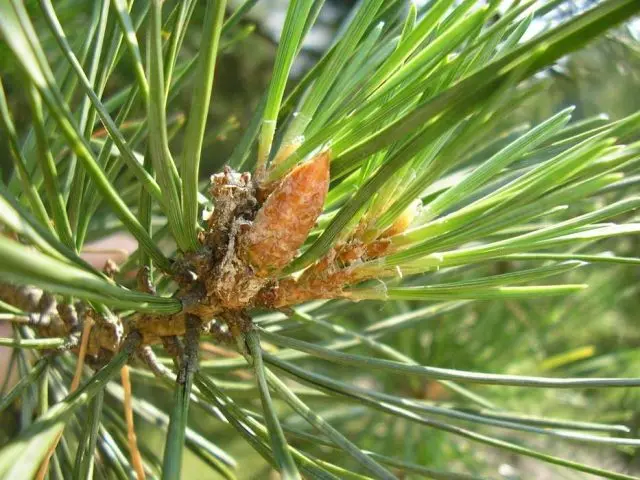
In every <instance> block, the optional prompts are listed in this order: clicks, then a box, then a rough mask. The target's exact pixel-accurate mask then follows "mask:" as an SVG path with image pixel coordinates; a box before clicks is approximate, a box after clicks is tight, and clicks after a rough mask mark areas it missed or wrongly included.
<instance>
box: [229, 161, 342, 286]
mask: <svg viewBox="0 0 640 480" xmlns="http://www.w3.org/2000/svg"><path fill="white" fill-rule="evenodd" d="M329 160H330V152H329V151H323V152H321V153H320V154H318V155H317V156H316V157H315V158H313V159H312V160H311V161H309V162H307V163H304V164H302V165H299V166H298V167H296V168H294V169H293V170H292V171H291V172H290V173H289V174H287V176H286V177H285V178H284V179H283V180H282V181H281V182H280V183H279V184H278V186H277V187H276V188H275V189H274V190H273V191H272V192H271V194H270V195H269V196H268V197H267V199H266V201H265V202H264V204H263V205H262V207H261V208H260V210H259V211H258V213H257V215H256V218H255V220H254V221H253V224H252V225H251V228H250V230H249V231H248V232H247V233H246V236H244V239H243V242H242V244H243V245H242V248H241V253H240V255H241V258H244V259H245V260H246V261H248V262H249V263H250V264H251V265H252V266H253V267H254V268H255V269H256V271H257V273H258V275H261V276H264V275H265V274H267V273H269V272H272V271H277V270H280V269H282V268H283V267H285V266H286V265H287V264H288V263H289V262H290V261H291V260H292V259H293V257H294V256H295V255H296V252H297V251H298V248H300V247H301V246H302V244H303V243H304V241H305V240H306V238H307V236H308V235H309V232H310V231H311V229H312V228H313V226H314V225H315V223H316V220H317V219H318V216H320V213H321V212H322V208H323V206H324V199H325V196H326V194H327V190H328V188H329Z"/></svg>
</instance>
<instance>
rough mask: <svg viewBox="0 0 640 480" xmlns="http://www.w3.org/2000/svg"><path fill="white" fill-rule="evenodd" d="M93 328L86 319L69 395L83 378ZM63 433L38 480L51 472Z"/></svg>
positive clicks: (51, 447) (56, 440)
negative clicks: (53, 456)
mask: <svg viewBox="0 0 640 480" xmlns="http://www.w3.org/2000/svg"><path fill="white" fill-rule="evenodd" d="M92 326H93V321H92V320H91V318H89V317H87V318H86V319H85V322H84V328H83V330H82V341H81V343H80V351H79V352H78V362H77V363H76V371H75V372H74V374H73V379H72V380H71V387H70V388H69V393H73V392H74V391H75V390H76V389H77V388H78V385H80V379H81V378H82V367H83V366H84V358H85V356H86V354H87V345H88V344H89V335H90V333H91V327H92ZM63 431H64V430H61V431H60V433H58V435H57V436H56V438H55V440H54V441H53V443H52V444H51V446H50V447H49V450H48V451H47V455H46V456H45V459H44V461H43V462H42V465H41V466H40V469H39V470H38V473H37V475H36V479H37V480H44V477H45V476H46V474H47V471H48V470H49V461H50V460H51V456H52V455H53V453H54V452H55V450H56V447H57V446H58V442H60V438H62V432H63Z"/></svg>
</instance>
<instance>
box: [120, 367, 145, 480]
mask: <svg viewBox="0 0 640 480" xmlns="http://www.w3.org/2000/svg"><path fill="white" fill-rule="evenodd" d="M120 376H121V378H122V389H123V390H124V416H125V419H126V421H127V440H128V441H129V453H130V455H131V463H132V465H133V468H134V470H135V471H136V475H137V477H138V480H144V479H145V478H146V477H145V473H144V467H143V465H142V456H141V455H140V450H139V449H138V439H137V437H136V431H135V426H134V423H133V406H132V401H131V398H132V394H131V379H130V378H129V367H128V366H127V365H125V366H124V367H122V369H120Z"/></svg>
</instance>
